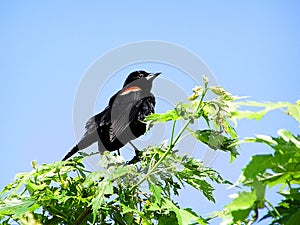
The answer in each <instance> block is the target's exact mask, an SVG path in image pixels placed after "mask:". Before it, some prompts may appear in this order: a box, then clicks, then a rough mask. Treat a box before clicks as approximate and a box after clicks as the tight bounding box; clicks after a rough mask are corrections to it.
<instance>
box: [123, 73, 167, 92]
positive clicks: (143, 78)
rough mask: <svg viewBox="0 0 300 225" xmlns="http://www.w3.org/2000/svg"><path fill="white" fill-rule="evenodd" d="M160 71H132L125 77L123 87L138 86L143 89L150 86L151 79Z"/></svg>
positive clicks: (147, 88)
mask: <svg viewBox="0 0 300 225" xmlns="http://www.w3.org/2000/svg"><path fill="white" fill-rule="evenodd" d="M160 74H161V73H148V72H146V71H144V70H138V71H134V72H132V73H130V74H129V76H128V77H127V78H126V80H125V82H124V85H123V87H126V86H127V87H128V86H138V87H140V88H141V89H143V90H150V89H151V88H152V81H153V80H154V79H155V78H156V77H158V76H159V75H160Z"/></svg>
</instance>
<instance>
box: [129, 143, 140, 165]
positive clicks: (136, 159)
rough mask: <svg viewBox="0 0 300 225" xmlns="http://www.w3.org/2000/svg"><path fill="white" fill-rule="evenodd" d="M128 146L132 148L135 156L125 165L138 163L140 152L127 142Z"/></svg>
mask: <svg viewBox="0 0 300 225" xmlns="http://www.w3.org/2000/svg"><path fill="white" fill-rule="evenodd" d="M129 144H130V145H131V146H132V147H133V149H134V152H135V156H134V157H133V158H132V159H131V160H130V161H129V162H128V163H127V164H134V163H137V162H138V161H140V155H141V152H140V150H138V148H137V147H135V146H134V144H132V142H131V141H129Z"/></svg>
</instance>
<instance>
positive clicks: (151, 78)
mask: <svg viewBox="0 0 300 225" xmlns="http://www.w3.org/2000/svg"><path fill="white" fill-rule="evenodd" d="M160 74H161V72H159V73H150V74H149V75H148V76H147V77H146V79H147V80H154V79H155V78H156V77H158V76H159V75H160Z"/></svg>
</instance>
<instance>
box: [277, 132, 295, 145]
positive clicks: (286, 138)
mask: <svg viewBox="0 0 300 225" xmlns="http://www.w3.org/2000/svg"><path fill="white" fill-rule="evenodd" d="M277 133H278V135H279V136H280V137H282V139H283V140H284V141H285V142H290V141H291V142H292V143H293V144H294V145H296V147H297V148H298V149H300V141H299V140H297V139H296V138H295V136H294V135H293V134H292V133H291V132H290V131H287V130H285V129H280V130H278V131H277Z"/></svg>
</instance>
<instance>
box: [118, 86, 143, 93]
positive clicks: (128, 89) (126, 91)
mask: <svg viewBox="0 0 300 225" xmlns="http://www.w3.org/2000/svg"><path fill="white" fill-rule="evenodd" d="M141 90H142V89H141V88H139V87H136V86H134V87H128V88H125V89H124V90H123V91H122V92H121V94H120V95H127V94H129V93H130V92H135V91H141Z"/></svg>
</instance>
